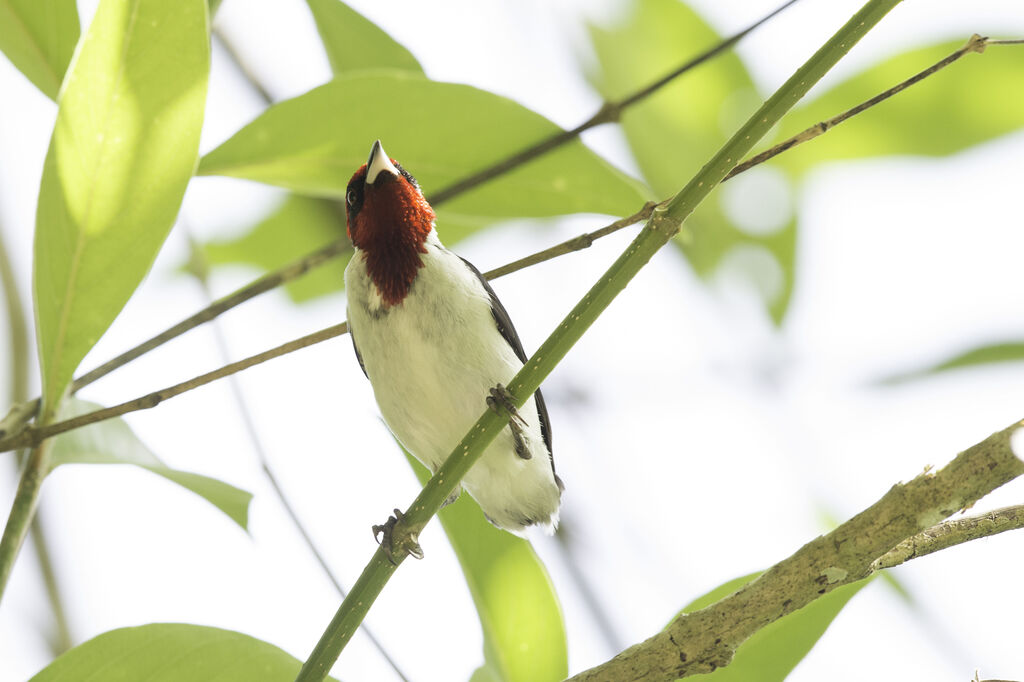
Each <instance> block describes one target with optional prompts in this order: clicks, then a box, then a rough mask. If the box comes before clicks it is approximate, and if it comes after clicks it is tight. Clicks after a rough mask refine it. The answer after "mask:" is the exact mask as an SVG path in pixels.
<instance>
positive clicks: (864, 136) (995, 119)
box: [778, 31, 1024, 173]
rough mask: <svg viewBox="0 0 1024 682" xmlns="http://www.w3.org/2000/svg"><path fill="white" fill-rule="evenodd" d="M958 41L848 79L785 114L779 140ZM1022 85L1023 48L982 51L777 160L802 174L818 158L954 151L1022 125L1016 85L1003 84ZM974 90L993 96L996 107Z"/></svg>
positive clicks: (1023, 95) (1021, 98)
mask: <svg viewBox="0 0 1024 682" xmlns="http://www.w3.org/2000/svg"><path fill="white" fill-rule="evenodd" d="M996 32H997V33H998V31H996ZM963 44H964V41H963V40H958V41H952V42H948V43H940V44H936V45H931V46H928V47H924V48H920V49H916V50H911V51H909V52H904V53H903V54H900V55H897V56H896V57H893V58H891V59H888V60H886V61H884V62H882V63H880V64H878V65H876V66H873V67H871V68H868V69H866V70H865V71H862V72H861V73H858V74H856V75H854V76H852V77H850V78H849V79H847V80H846V81H844V82H842V83H839V84H838V85H836V86H834V87H832V88H831V89H829V90H827V91H825V92H822V93H821V94H820V95H818V96H817V97H816V98H815V99H813V100H812V101H810V102H809V103H808V104H807V105H806V106H804V107H802V108H801V109H799V110H797V111H794V112H793V113H792V115H790V116H788V117H787V118H786V119H785V120H784V121H783V135H784V138H785V137H789V136H791V135H795V134H796V133H798V132H800V131H802V130H804V129H805V128H808V127H810V126H812V125H814V124H815V123H818V122H819V121H824V120H827V119H829V118H831V117H833V116H835V115H836V114H839V113H841V112H843V111H845V110H846V109H849V108H851V107H853V106H856V105H857V104H860V103H861V102H863V101H865V100H867V99H870V98H871V97H874V96H875V95H877V94H878V93H880V92H882V91H884V90H887V89H888V88H891V87H892V86H894V85H896V84H897V83H899V82H901V81H903V80H906V79H907V78H909V77H910V76H913V75H914V74H915V73H917V72H918V71H921V70H923V69H925V68H927V67H929V66H931V65H932V64H934V63H935V62H937V61H939V60H940V59H942V58H943V57H946V56H948V55H949V54H950V53H951V52H953V51H955V50H957V49H959V48H960V47H962V46H963ZM1022 80H1024V50H1020V49H1018V48H1016V47H1012V46H1009V47H1001V46H992V47H989V48H988V49H987V50H985V53H984V54H980V55H979V54H969V55H967V56H965V57H963V58H962V59H960V60H959V61H957V62H955V63H954V64H952V65H950V66H948V67H946V68H945V69H943V70H942V71H940V72H939V73H937V74H935V75H934V76H930V77H929V78H926V79H925V80H924V81H921V82H920V83H917V84H916V85H914V86H913V87H911V88H908V89H907V90H905V91H904V92H901V93H899V94H897V95H896V96H894V97H893V98H891V99H889V100H887V101H885V102H882V103H881V104H879V105H877V106H875V107H873V108H872V109H870V110H868V111H866V112H864V113H863V114H860V115H858V116H856V117H854V118H852V119H850V120H849V121H846V122H845V123H843V124H842V125H841V126H839V127H837V128H836V129H835V130H831V131H829V133H828V134H827V135H823V136H821V137H820V138H818V139H816V140H814V141H813V142H811V143H810V144H806V145H802V146H801V147H800V148H799V149H796V150H793V151H792V152H787V153H786V154H782V155H781V156H779V158H778V162H779V163H780V164H782V165H785V166H787V167H789V168H790V169H792V170H794V171H796V172H800V173H803V172H806V171H807V170H808V169H810V168H811V167H812V166H813V165H815V164H817V163H819V162H822V161H836V160H840V159H859V158H864V157H871V156H890V155H895V154H921V155H927V156H944V155H947V154H955V153H956V152H960V151H963V150H964V149H966V148H968V147H970V146H972V145H976V144H979V143H981V142H985V141H986V140H991V139H993V138H995V137H998V136H1000V135H1005V134H1006V133H1009V132H1012V131H1014V130H1017V129H1019V128H1020V127H1021V126H1022V125H1024V88H1020V87H1009V86H1008V84H1011V83H1020V82H1021V81H1022ZM979 93H999V95H998V104H994V103H993V101H992V100H991V99H990V98H988V97H985V96H981V95H980V94H979Z"/></svg>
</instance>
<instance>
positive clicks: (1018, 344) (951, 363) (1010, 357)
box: [881, 341, 1024, 384]
mask: <svg viewBox="0 0 1024 682" xmlns="http://www.w3.org/2000/svg"><path fill="white" fill-rule="evenodd" d="M1021 361H1024V341H1010V342H1007V343H995V344H992V345H989V346H981V347H979V348H972V349H971V350H969V351H965V352H963V353H960V354H958V355H954V356H953V357H951V358H949V359H948V360H943V361H942V362H940V363H938V364H937V365H932V366H931V367H926V368H925V369H918V370H914V371H912V372H906V373H903V374H895V375H893V376H890V377H886V378H885V379H882V381H881V383H883V384H898V383H902V382H905V381H912V380H914V379H922V378H924V377H926V376H929V375H932V374H938V373H940V372H947V371H949V370H952V369H962V368H964V367H975V366H977V365H993V364H996V363H1002V362H1021Z"/></svg>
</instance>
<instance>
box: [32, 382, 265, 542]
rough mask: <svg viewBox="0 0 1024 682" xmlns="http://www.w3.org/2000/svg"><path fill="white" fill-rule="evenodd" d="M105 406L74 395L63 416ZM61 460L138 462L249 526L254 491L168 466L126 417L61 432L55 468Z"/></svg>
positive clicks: (53, 462) (53, 460)
mask: <svg viewBox="0 0 1024 682" xmlns="http://www.w3.org/2000/svg"><path fill="white" fill-rule="evenodd" d="M101 407H102V406H101V405H97V404H95V403H90V402H87V401H85V400H78V399H74V398H71V399H68V400H66V401H64V402H63V403H62V404H61V409H60V418H61V419H69V418H71V417H76V416H78V415H80V414H85V413H86V412H92V411H94V410H98V409H101ZM61 464H134V465H135V466H137V467H141V468H143V469H146V470H148V471H152V472H153V473H154V474H157V475H158V476H163V477H164V478H166V479H167V480H169V481H173V482H175V483H177V484H178V485H180V486H182V487H183V488H187V489H188V490H191V491H192V492H194V493H195V494H196V495H199V496H200V497H203V498H205V499H206V500H207V501H208V502H209V503H210V504H212V505H214V506H215V507H217V508H218V509H220V510H221V511H222V512H224V513H225V514H227V515H228V516H229V517H230V518H231V520H232V521H234V522H235V523H237V524H238V525H239V526H241V527H242V528H244V529H248V521H249V502H251V501H252V494H251V493H248V492H246V491H244V490H239V489H238V488H236V487H234V486H231V485H228V484H227V483H224V482H222V481H218V480H217V479H215V478H210V477H208V476H202V475H200V474H193V473H190V472H187V471H179V470H177V469H172V468H170V467H168V466H167V465H166V464H164V463H163V462H162V461H161V460H160V458H158V457H157V456H156V455H154V454H153V453H152V452H150V450H149V449H148V448H147V447H146V446H145V444H143V442H142V441H141V440H139V438H138V436H136V435H135V433H134V432H132V430H131V427H129V426H128V423H127V422H125V421H124V420H123V419H120V418H117V419H108V420H106V421H102V422H96V423H95V424H90V425H89V426H85V427H83V428H80V429H75V430H73V431H68V432H66V433H62V434H61V435H59V436H57V437H56V438H55V439H54V445H53V453H52V455H51V468H56V467H57V466H59V465H61Z"/></svg>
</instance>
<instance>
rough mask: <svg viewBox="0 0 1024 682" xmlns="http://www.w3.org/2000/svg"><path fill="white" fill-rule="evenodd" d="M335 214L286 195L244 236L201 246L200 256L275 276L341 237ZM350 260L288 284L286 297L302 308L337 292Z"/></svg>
mask: <svg viewBox="0 0 1024 682" xmlns="http://www.w3.org/2000/svg"><path fill="white" fill-rule="evenodd" d="M342 210H343V209H342ZM338 211H339V209H338V208H337V207H336V205H335V203H334V202H332V201H327V200H324V199H313V198H310V197H303V196H298V195H294V194H292V195H289V196H288V197H287V198H286V199H285V200H284V201H283V202H282V203H281V205H280V206H278V207H277V209H276V210H275V211H274V212H273V213H271V214H270V215H269V216H267V217H266V218H264V219H263V220H261V221H260V222H259V223H257V224H256V225H255V226H253V227H252V228H251V229H250V230H249V231H248V232H246V233H245V234H243V235H241V236H239V237H236V238H234V239H229V240H224V241H214V242H208V243H206V244H203V246H202V248H203V252H204V253H205V254H206V257H207V260H208V261H209V263H210V265H228V264H236V263H244V264H247V265H255V266H256V267H258V268H261V269H263V270H267V271H270V270H275V269H277V268H279V267H281V266H282V265H283V264H285V263H289V262H291V261H294V260H298V259H299V258H301V257H302V256H304V255H306V254H308V253H309V252H311V251H314V250H316V249H319V248H320V247H322V246H324V245H325V244H328V243H330V242H333V241H336V240H338V239H339V238H341V237H343V236H344V234H345V217H344V214H342V215H339V213H338ZM350 255H351V254H350V253H346V254H343V255H342V256H341V257H340V258H335V259H332V260H331V261H330V262H328V263H325V264H323V265H321V266H320V267H318V268H315V269H313V270H310V271H309V272H307V273H306V274H304V275H303V276H302V277H299V278H298V279H295V280H292V281H291V282H288V283H287V284H286V285H285V291H286V292H287V293H288V296H289V297H290V298H291V299H292V300H293V301H295V302H296V303H302V302H304V301H308V300H311V299H313V298H316V297H318V296H323V295H325V294H329V293H332V292H335V291H341V289H342V287H343V285H344V283H345V266H346V265H347V264H348V259H349V256H350Z"/></svg>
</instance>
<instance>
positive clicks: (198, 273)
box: [186, 232, 409, 682]
mask: <svg viewBox="0 0 1024 682" xmlns="http://www.w3.org/2000/svg"><path fill="white" fill-rule="evenodd" d="M186 235H187V232H186ZM187 236H188V243H189V249H190V251H191V257H190V258H189V264H190V267H189V271H190V272H191V274H192V275H193V276H194V277H195V278H196V281H197V282H198V283H199V286H200V288H201V289H202V290H203V294H204V296H205V297H206V298H207V300H208V301H209V300H212V299H213V294H212V292H211V290H210V279H209V274H210V268H209V264H208V263H207V261H206V258H205V256H204V254H203V252H202V249H201V247H200V246H199V244H197V243H196V242H195V240H193V239H192V237H191V235H187ZM212 327H213V335H214V338H215V339H216V342H217V349H218V352H219V353H220V356H221V360H222V361H223V362H229V361H230V360H231V351H230V350H229V349H228V342H227V339H226V338H225V336H224V330H223V329H222V328H221V325H220V324H218V320H213V325H212ZM228 386H229V387H230V389H231V394H232V396H233V397H234V399H235V403H236V404H237V405H238V412H239V415H240V416H241V417H242V424H243V425H244V427H245V431H246V434H247V435H248V436H249V443H250V444H251V445H252V448H253V451H254V452H255V453H256V460H257V462H258V463H259V465H260V468H261V469H262V470H263V475H264V476H266V478H267V481H268V482H269V483H270V487H271V488H273V490H274V494H275V495H277V500H278V502H280V503H281V506H282V507H283V508H284V510H285V513H286V514H287V515H288V518H289V519H291V522H292V525H293V526H295V530H296V531H298V533H299V535H300V536H301V537H302V540H303V542H304V543H305V544H306V548H307V549H308V550H309V552H310V554H312V555H313V558H314V559H315V560H316V562H317V563H318V564H319V565H320V569H321V570H322V571H323V572H324V575H326V576H327V579H328V580H329V581H330V583H331V584H332V585H333V586H334V589H335V591H336V592H337V593H338V594H339V595H340V596H341V598H342V599H344V598H345V597H346V596H347V595H348V590H346V589H345V588H344V587H343V586H342V584H341V581H340V580H338V578H337V576H335V575H334V571H332V570H331V567H330V565H328V563H327V560H326V559H325V558H324V556H323V554H322V553H321V552H320V549H319V548H318V547H317V546H316V542H314V541H313V536H312V535H310V534H309V531H307V530H306V526H305V524H303V523H302V519H300V518H299V514H298V512H296V511H295V507H293V506H292V503H291V501H290V500H289V499H288V495H286V494H285V492H284V488H283V487H282V486H281V483H280V482H279V481H278V479H277V476H276V475H275V474H274V471H273V469H272V468H271V466H270V457H268V456H267V451H266V450H265V449H264V447H263V441H262V439H261V438H260V436H259V431H258V430H257V429H256V422H255V421H254V420H253V418H252V411H251V410H250V409H249V404H248V401H246V399H245V393H244V392H243V391H242V387H241V385H240V384H239V382H238V377H236V376H233V375H232V376H230V377H228ZM362 629H363V634H364V635H366V637H367V638H368V639H369V640H370V643H371V644H373V646H374V647H376V649H377V651H378V652H379V653H380V655H381V656H382V657H383V658H384V660H385V661H387V663H388V665H390V666H391V669H392V670H394V671H395V674H396V675H398V677H399V678H400V679H401V680H402V681H403V682H409V678H408V677H406V676H405V673H403V672H402V669H401V668H399V667H398V663H396V662H395V660H394V659H393V658H392V657H391V656H390V655H389V654H388V652H387V651H386V650H385V649H384V646H383V645H382V644H381V643H380V641H379V640H378V639H377V637H376V636H375V635H374V634H373V632H372V631H371V630H370V626H369V625H367V624H366V623H363V628H362Z"/></svg>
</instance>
